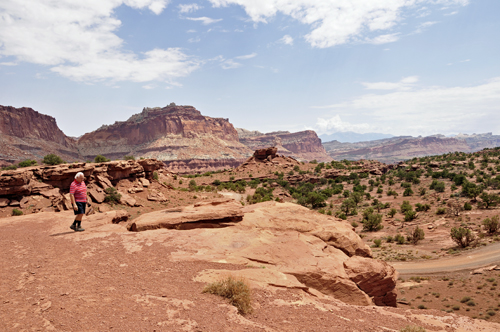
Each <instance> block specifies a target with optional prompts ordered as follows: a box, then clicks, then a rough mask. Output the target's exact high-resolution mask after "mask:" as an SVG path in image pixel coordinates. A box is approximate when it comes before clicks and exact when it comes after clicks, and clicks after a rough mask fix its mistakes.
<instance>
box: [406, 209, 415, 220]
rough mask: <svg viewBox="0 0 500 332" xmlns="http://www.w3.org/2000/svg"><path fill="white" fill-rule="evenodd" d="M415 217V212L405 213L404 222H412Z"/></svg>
mask: <svg viewBox="0 0 500 332" xmlns="http://www.w3.org/2000/svg"><path fill="white" fill-rule="evenodd" d="M416 217H417V212H416V211H406V212H405V222H409V221H412V220H413V219H415V218H416Z"/></svg>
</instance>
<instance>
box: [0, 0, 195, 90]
mask: <svg viewBox="0 0 500 332" xmlns="http://www.w3.org/2000/svg"><path fill="white" fill-rule="evenodd" d="M168 2H169V1H168V0H100V1H98V2H95V1H79V2H67V1H34V2H27V1H23V2H19V1H16V0H3V1H1V2H0V13H3V15H4V16H3V17H4V18H8V19H2V20H0V45H1V46H0V55H4V56H12V57H15V58H16V60H17V61H19V62H30V63H34V64H39V65H46V66H50V67H51V70H52V71H53V72H55V73H58V74H59V75H61V76H64V77H67V78H69V79H72V80H76V81H86V82H91V81H103V80H111V81H134V82H147V81H164V82H170V81H174V80H175V79H177V78H179V77H182V76H186V75H189V74H190V73H191V72H192V71H193V70H196V69H197V68H198V67H199V66H200V64H201V62H200V61H198V60H196V59H194V58H192V57H189V56H188V55H186V54H184V53H183V52H182V51H181V50H180V49H179V48H168V49H154V50H150V51H146V52H143V53H141V54H134V53H131V52H130V51H128V50H124V49H123V40H122V39H121V38H119V37H118V36H117V35H116V34H115V31H116V30H118V28H119V27H120V25H121V22H120V21H119V20H118V19H116V17H115V13H114V10H115V9H116V8H117V7H119V6H121V5H127V6H130V7H132V8H134V9H142V8H148V9H149V10H150V11H151V12H153V13H154V14H156V15H158V14H160V13H161V12H162V11H163V10H164V8H165V7H166V6H167V5H168ZM61 32H64V33H61Z"/></svg>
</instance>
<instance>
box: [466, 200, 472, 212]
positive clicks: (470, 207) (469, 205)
mask: <svg viewBox="0 0 500 332" xmlns="http://www.w3.org/2000/svg"><path fill="white" fill-rule="evenodd" d="M464 210H466V211H470V210H472V205H471V203H469V202H465V203H464Z"/></svg>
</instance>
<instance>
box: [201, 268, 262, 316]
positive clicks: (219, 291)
mask: <svg viewBox="0 0 500 332" xmlns="http://www.w3.org/2000/svg"><path fill="white" fill-rule="evenodd" d="M203 293H210V294H214V295H219V296H221V297H223V298H226V299H228V300H229V302H230V303H231V304H232V305H234V306H235V307H236V308H237V309H238V312H239V313H240V314H242V315H245V314H248V313H251V312H252V306H251V302H252V299H251V292H250V287H249V286H248V284H247V283H246V281H245V280H244V279H235V278H233V277H231V276H229V277H227V278H225V279H222V280H220V281H217V282H214V283H211V284H208V285H207V286H206V287H205V288H204V289H203Z"/></svg>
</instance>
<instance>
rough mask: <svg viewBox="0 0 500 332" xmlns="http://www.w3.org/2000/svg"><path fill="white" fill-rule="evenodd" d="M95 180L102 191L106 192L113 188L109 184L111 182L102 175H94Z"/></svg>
mask: <svg viewBox="0 0 500 332" xmlns="http://www.w3.org/2000/svg"><path fill="white" fill-rule="evenodd" d="M95 178H96V182H97V184H98V185H100V186H101V188H102V189H104V190H106V189H107V188H109V187H113V185H112V184H111V181H109V179H108V178H107V177H105V176H104V175H96V177H95Z"/></svg>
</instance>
